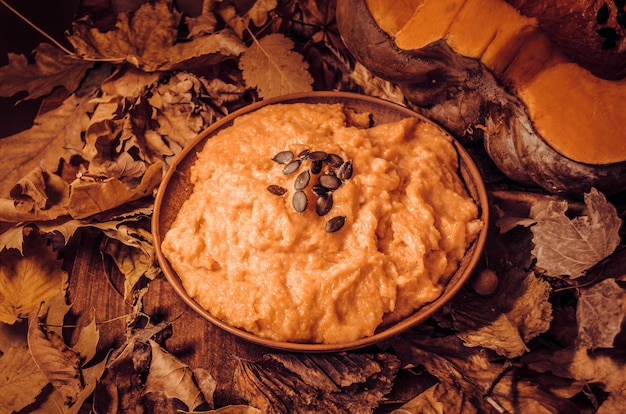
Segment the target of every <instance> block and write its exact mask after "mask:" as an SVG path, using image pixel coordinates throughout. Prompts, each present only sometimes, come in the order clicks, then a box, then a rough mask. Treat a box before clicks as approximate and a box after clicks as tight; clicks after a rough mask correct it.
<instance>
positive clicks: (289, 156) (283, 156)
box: [272, 151, 293, 164]
mask: <svg viewBox="0 0 626 414" xmlns="http://www.w3.org/2000/svg"><path fill="white" fill-rule="evenodd" d="M291 160H293V152H291V151H281V152H279V153H278V154H276V155H274V157H273V158H272V161H274V162H276V163H278V164H288V163H290V162H291Z"/></svg>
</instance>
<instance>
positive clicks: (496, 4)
mask: <svg viewBox="0 0 626 414" xmlns="http://www.w3.org/2000/svg"><path fill="white" fill-rule="evenodd" d="M384 3H386V1H385V0H366V4H367V7H368V8H369V10H370V13H371V14H372V16H374V18H375V20H376V21H377V22H378V24H379V27H380V28H381V29H382V30H383V31H385V32H386V33H388V34H389V35H390V36H391V37H393V38H394V40H395V43H396V45H397V46H398V48H400V49H402V50H419V49H422V48H424V47H426V46H427V45H429V44H432V43H433V42H436V41H438V40H444V41H445V42H446V43H447V44H448V45H449V46H450V48H451V49H452V50H454V51H455V52H456V53H458V54H460V55H462V56H466V57H470V58H474V59H477V60H479V61H480V62H481V63H482V64H483V65H485V67H487V69H489V70H490V71H491V72H492V73H493V74H494V76H495V77H496V78H498V79H499V81H500V82H501V83H502V84H503V85H504V86H506V87H507V88H508V89H509V90H510V91H511V92H512V93H514V94H515V95H516V96H517V97H519V98H520V100H521V101H522V103H523V104H524V105H525V107H526V109H527V112H528V115H529V117H530V119H531V120H532V122H533V126H534V128H535V129H536V131H537V132H538V134H539V135H540V136H541V137H542V138H543V139H544V141H546V143H547V144H548V145H549V146H550V147H552V148H553V149H554V150H555V151H556V152H558V153H559V154H561V155H563V156H564V157H567V158H569V159H571V160H574V161H576V162H579V163H584V164H591V165H606V164H612V163H619V162H623V161H626V139H625V138H624V134H623V132H622V131H623V130H622V126H623V124H624V121H625V120H626V115H625V112H624V111H623V109H622V108H623V105H624V101H625V100H626V80H618V81H615V80H605V79H601V78H599V77H596V76H594V75H593V74H592V73H591V72H589V71H588V70H586V69H584V68H582V67H581V66H578V65H576V64H574V63H571V62H570V61H569V60H568V59H567V58H566V57H565V56H564V55H563V54H562V53H560V51H559V50H558V49H557V48H556V47H555V46H554V45H553V44H552V42H551V41H550V39H549V38H548V37H547V36H546V35H545V34H544V33H543V32H542V31H541V29H539V28H538V26H537V22H536V19H534V18H529V17H526V16H523V15H521V14H520V13H519V12H518V11H517V9H515V8H514V7H512V6H511V5H509V4H508V3H506V2H505V1H502V0H489V1H485V0H466V1H463V0H419V1H418V0H414V1H404V2H402V3H401V4H398V7H395V5H394V8H393V12H392V13H390V12H389V11H386V12H385V13H386V15H390V17H386V18H376V16H377V15H378V14H379V13H383V7H384V6H381V4H384ZM390 9H392V8H390V7H389V6H387V10H390ZM406 16H410V17H406ZM434 16H436V17H434ZM403 22H406V23H404V25H403V26H402V27H399V26H400V25H401V24H402V23H403ZM398 27H399V28H398Z"/></svg>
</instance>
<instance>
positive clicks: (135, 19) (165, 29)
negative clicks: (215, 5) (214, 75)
mask: <svg viewBox="0 0 626 414" xmlns="http://www.w3.org/2000/svg"><path fill="white" fill-rule="evenodd" d="M180 19H181V15H180V13H177V12H175V11H173V8H172V2H171V1H167V0H159V1H156V2H154V3H152V2H148V3H144V4H143V5H142V6H141V7H140V8H139V9H138V10H137V11H136V12H134V13H130V12H128V13H120V14H119V15H118V20H117V23H116V26H115V28H114V29H112V30H109V31H107V32H101V31H100V30H99V29H98V28H96V27H95V26H94V25H93V23H92V22H90V21H89V20H87V19H82V20H78V21H75V22H74V24H73V26H72V34H71V35H70V36H69V37H68V40H69V41H70V42H71V43H72V45H73V46H74V49H75V51H76V53H77V54H78V55H79V56H83V57H86V58H90V59H102V60H110V61H116V62H118V63H121V62H124V61H126V62H129V63H131V64H132V65H134V66H136V67H138V68H141V69H142V70H144V71H146V72H154V71H158V70H160V71H164V70H171V69H173V68H176V67H178V66H180V65H181V64H182V63H183V62H185V61H188V60H191V59H193V58H197V57H200V56H204V55H212V54H217V55H221V56H225V57H236V56H238V55H240V54H241V53H242V52H243V50H244V45H243V43H242V41H241V40H240V39H239V38H238V37H237V36H235V35H234V34H233V33H232V32H230V31H229V30H222V31H220V32H219V33H211V34H209V35H204V36H200V37H196V38H194V39H192V40H189V41H185V42H177V40H178V39H177V38H178V35H179V33H178V27H179V24H180ZM155 22H158V24H155Z"/></svg>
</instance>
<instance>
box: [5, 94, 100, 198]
mask: <svg viewBox="0 0 626 414" xmlns="http://www.w3.org/2000/svg"><path fill="white" fill-rule="evenodd" d="M89 98H90V97H89V96H83V97H78V96H76V95H71V96H69V97H68V98H67V99H66V100H65V101H63V104H62V105H61V106H59V107H58V108H56V109H53V110H51V111H48V112H46V113H44V114H40V115H38V116H37V117H36V118H35V120H34V126H33V127H32V128H30V129H27V130H25V131H22V132H19V133H17V134H15V135H11V136H9V137H6V138H2V139H1V140H0V161H2V165H3V166H4V168H3V169H2V172H1V173H0V198H6V197H8V195H9V191H10V189H11V188H12V187H13V186H14V185H15V183H16V182H17V181H18V180H19V179H21V178H22V177H24V176H25V175H26V174H27V173H28V172H30V171H33V170H35V169H36V168H38V167H41V168H43V169H44V170H46V171H50V172H54V171H56V170H57V168H58V167H59V160H60V159H61V158H65V159H69V158H70V157H71V156H72V155H74V154H77V153H78V152H80V151H81V150H82V148H83V142H82V138H81V132H83V131H85V129H86V127H87V124H88V122H89V116H88V113H89V112H90V111H92V110H93V104H92V103H90V102H89Z"/></svg>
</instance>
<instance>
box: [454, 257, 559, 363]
mask: <svg viewBox="0 0 626 414" xmlns="http://www.w3.org/2000/svg"><path fill="white" fill-rule="evenodd" d="M500 280H501V282H500V287H499V289H498V291H497V292H496V294H495V295H493V296H492V297H490V298H489V300H485V298H484V297H482V296H479V295H477V294H473V293H471V292H463V293H462V294H460V295H459V296H458V297H457V298H455V299H454V301H453V302H452V303H451V304H450V306H449V307H450V309H451V312H452V317H453V319H454V327H455V328H456V329H458V330H459V334H458V335H459V337H461V338H462V339H463V341H464V343H465V345H466V346H472V347H475V346H481V347H484V348H488V349H493V350H494V351H496V352H497V353H498V354H500V355H503V356H506V357H508V358H515V357H518V356H520V355H522V354H523V353H524V352H526V351H527V350H528V348H527V346H526V344H527V343H528V342H529V341H530V340H531V339H533V338H535V337H537V336H538V335H539V334H541V333H543V332H546V331H547V330H548V329H549V328H550V322H551V321H552V314H551V313H552V305H551V304H550V302H549V301H548V299H549V297H550V294H551V292H552V289H551V287H550V285H549V284H548V283H547V282H546V281H544V280H542V279H540V278H538V277H537V276H535V275H534V274H533V273H532V272H531V273H527V272H525V271H523V270H521V269H518V268H512V269H510V270H508V271H507V272H506V273H502V274H501V275H500Z"/></svg>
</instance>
